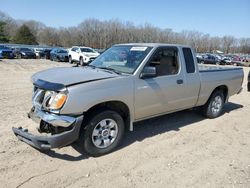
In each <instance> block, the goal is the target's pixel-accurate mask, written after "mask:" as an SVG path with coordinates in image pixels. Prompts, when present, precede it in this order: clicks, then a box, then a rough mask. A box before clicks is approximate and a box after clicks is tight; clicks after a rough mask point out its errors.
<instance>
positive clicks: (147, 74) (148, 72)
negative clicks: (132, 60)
mask: <svg viewBox="0 0 250 188" xmlns="http://www.w3.org/2000/svg"><path fill="white" fill-rule="evenodd" d="M153 77H156V68H155V67H152V66H147V67H144V69H143V70H142V72H141V75H140V78H142V79H143V78H153Z"/></svg>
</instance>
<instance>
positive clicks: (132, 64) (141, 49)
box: [90, 46, 152, 74]
mask: <svg viewBox="0 0 250 188" xmlns="http://www.w3.org/2000/svg"><path fill="white" fill-rule="evenodd" d="M151 49H152V47H147V46H113V47H111V48H109V49H108V50H106V51H105V52H104V53H103V54H101V55H100V56H99V57H97V58H96V59H95V60H94V61H93V62H91V63H90V65H91V66H95V67H97V68H102V69H110V70H111V69H113V70H115V71H117V72H121V73H128V74H132V73H133V72H134V71H135V70H136V68H137V67H138V66H139V65H140V63H141V62H142V61H143V59H144V58H145V57H146V56H147V54H148V53H149V52H150V50H151Z"/></svg>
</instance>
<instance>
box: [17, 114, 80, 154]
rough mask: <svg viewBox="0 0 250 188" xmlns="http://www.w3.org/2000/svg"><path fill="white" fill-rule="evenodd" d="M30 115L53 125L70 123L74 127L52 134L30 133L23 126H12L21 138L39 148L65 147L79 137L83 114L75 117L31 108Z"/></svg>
mask: <svg viewBox="0 0 250 188" xmlns="http://www.w3.org/2000/svg"><path fill="white" fill-rule="evenodd" d="M28 116H29V117H30V118H31V119H33V120H34V121H35V122H38V123H39V122H40V123H41V121H44V122H46V123H50V124H51V125H53V126H59V125H64V127H66V125H69V126H70V127H72V129H70V130H67V131H64V132H61V133H58V134H54V135H51V136H42V135H41V136H40V135H33V134H31V133H29V132H28V130H27V129H23V128H22V127H19V128H15V127H13V128H12V130H13V132H14V134H15V135H16V136H17V138H18V139H19V140H21V141H23V142H25V143H27V144H29V145H31V146H33V147H35V148H37V149H40V150H47V149H52V148H59V147H63V146H66V145H68V144H71V143H73V142H74V141H76V140H77V139H78V138H79V133H80V129H81V125H82V120H83V115H81V116H78V117H76V118H73V117H69V116H60V115H55V114H50V113H46V112H43V111H41V110H31V112H30V113H29V114H28ZM66 117H67V118H66Z"/></svg>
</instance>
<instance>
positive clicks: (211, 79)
mask: <svg viewBox="0 0 250 188" xmlns="http://www.w3.org/2000/svg"><path fill="white" fill-rule="evenodd" d="M243 78H244V72H243V69H242V68H227V69H216V68H214V69H213V70H201V71H200V79H201V89H200V95H199V100H198V102H197V105H196V106H201V105H204V104H205V103H206V102H207V100H208V99H209V97H210V95H211V94H212V92H213V91H214V89H215V88H217V87H219V86H226V87H227V88H228V96H227V97H230V96H232V95H234V94H237V93H238V92H239V91H240V89H241V88H242V81H243Z"/></svg>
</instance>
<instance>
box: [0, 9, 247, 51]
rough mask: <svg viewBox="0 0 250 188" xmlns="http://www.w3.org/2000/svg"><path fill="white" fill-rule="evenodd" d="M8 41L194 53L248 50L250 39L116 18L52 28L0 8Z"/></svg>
mask: <svg viewBox="0 0 250 188" xmlns="http://www.w3.org/2000/svg"><path fill="white" fill-rule="evenodd" d="M229 29H230V28H229ZM8 42H9V43H17V44H41V45H49V46H62V47H71V46H73V45H81V46H90V47H93V48H101V49H106V48H108V47H110V46H112V45H113V44H117V43H133V42H134V43H137V42H148V43H151V42H152V43H155V42H159V43H173V44H176V43H179V44H187V45H191V46H192V47H193V48H195V49H196V51H197V52H213V51H214V50H220V51H223V52H225V53H245V54H246V53H248V54H249V53H250V38H235V37H234V36H223V37H215V36H210V35H209V34H205V33H202V32H198V31H188V30H184V31H182V32H174V31H173V30H172V29H168V28H167V29H161V28H158V27H155V26H153V25H151V24H144V25H135V24H133V23H132V22H122V21H119V20H108V21H100V20H98V19H86V20H84V21H83V22H82V23H80V24H79V25H77V26H75V27H61V28H54V27H48V26H46V25H45V24H43V23H41V22H38V21H35V20H28V21H27V20H26V21H20V20H14V19H13V18H11V17H10V16H8V15H7V14H5V13H3V12H1V11H0V43H8Z"/></svg>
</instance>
